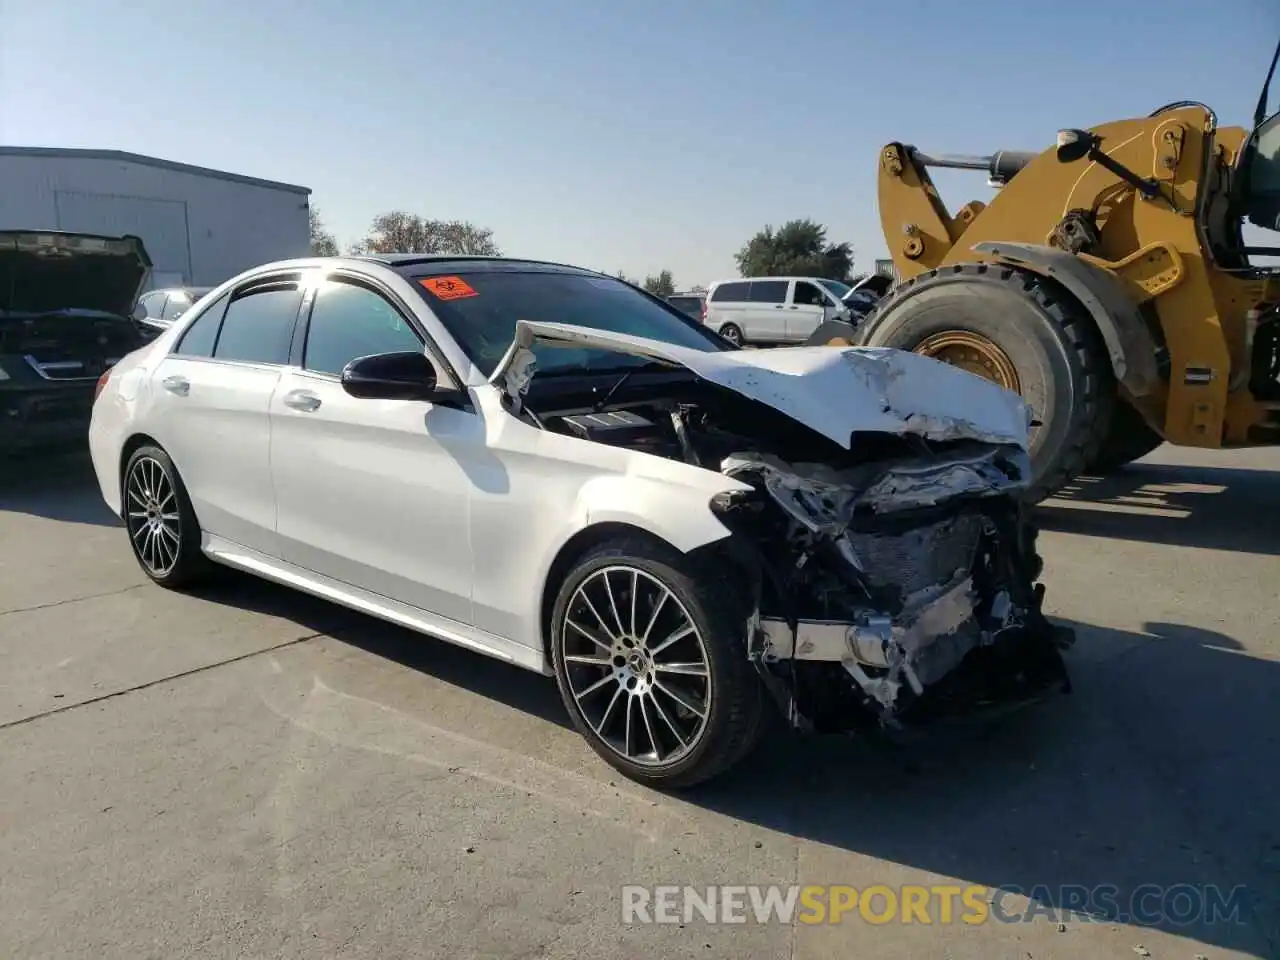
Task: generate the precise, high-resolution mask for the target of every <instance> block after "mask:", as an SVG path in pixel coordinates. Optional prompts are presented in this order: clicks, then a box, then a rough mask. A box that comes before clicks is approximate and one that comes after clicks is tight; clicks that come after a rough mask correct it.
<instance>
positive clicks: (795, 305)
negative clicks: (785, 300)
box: [791, 303, 800, 310]
mask: <svg viewBox="0 0 1280 960" xmlns="http://www.w3.org/2000/svg"><path fill="white" fill-rule="evenodd" d="M791 309H792V310H799V309H800V304H798V303H793V304H792V305H791Z"/></svg>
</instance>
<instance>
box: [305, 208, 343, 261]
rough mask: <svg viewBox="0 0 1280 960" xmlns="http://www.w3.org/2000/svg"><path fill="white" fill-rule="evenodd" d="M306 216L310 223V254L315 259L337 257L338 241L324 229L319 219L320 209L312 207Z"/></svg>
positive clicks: (322, 222)
mask: <svg viewBox="0 0 1280 960" xmlns="http://www.w3.org/2000/svg"><path fill="white" fill-rule="evenodd" d="M307 216H308V218H309V219H310V221H311V253H312V255H313V256H317V257H336V256H337V255H338V241H337V240H335V239H334V238H333V234H332V233H330V232H329V231H328V230H326V229H325V226H324V221H323V220H322V219H320V208H319V207H316V206H312V207H310V208H309V209H308V211H307Z"/></svg>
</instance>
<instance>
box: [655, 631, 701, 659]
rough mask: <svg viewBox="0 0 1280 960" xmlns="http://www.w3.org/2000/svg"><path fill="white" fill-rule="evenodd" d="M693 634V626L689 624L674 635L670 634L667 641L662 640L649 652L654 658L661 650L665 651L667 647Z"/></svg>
mask: <svg viewBox="0 0 1280 960" xmlns="http://www.w3.org/2000/svg"><path fill="white" fill-rule="evenodd" d="M694 632H695V628H694V626H693V624H691V623H690V624H688V625H686V626H684V627H681V628H680V629H679V630H677V631H676V632H675V633H673V634H671V636H669V637H667V639H665V640H663V641H662V642H661V643H660V644H658V645H657V646H656V647H654V648H653V649H652V650H650V651H649V652H650V653H651V654H653V655H654V656H655V657H656V656H657V655H658V654H660V653H661V652H662V651H663V650H665V649H667V647H669V646H671V645H672V644H673V643H678V642H680V641H681V640H683V639H684V638H685V637H687V636H690V635H691V634H693V633H694Z"/></svg>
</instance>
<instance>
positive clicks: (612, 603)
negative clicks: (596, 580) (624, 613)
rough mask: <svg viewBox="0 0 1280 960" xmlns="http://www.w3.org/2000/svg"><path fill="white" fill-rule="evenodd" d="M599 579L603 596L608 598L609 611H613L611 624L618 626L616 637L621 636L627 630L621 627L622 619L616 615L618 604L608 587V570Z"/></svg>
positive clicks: (610, 588)
mask: <svg viewBox="0 0 1280 960" xmlns="http://www.w3.org/2000/svg"><path fill="white" fill-rule="evenodd" d="M601 579H602V580H604V592H605V596H607V597H608V598H609V609H610V610H611V611H613V622H614V623H616V624H617V625H618V636H622V635H623V634H625V633H626V632H627V628H626V627H624V626H623V625H622V617H620V616H619V615H618V604H617V601H615V600H614V599H613V587H611V586H609V571H608V570H606V571H604V576H603V577H602V578H601Z"/></svg>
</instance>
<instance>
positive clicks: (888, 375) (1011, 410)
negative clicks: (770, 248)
mask: <svg viewBox="0 0 1280 960" xmlns="http://www.w3.org/2000/svg"><path fill="white" fill-rule="evenodd" d="M535 343H541V344H546V345H547V346H552V347H555V346H560V347H570V348H575V347H576V348H581V347H592V348H596V349H602V350H615V351H617V352H619V353H626V354H631V355H634V356H640V357H646V358H648V359H652V360H661V361H665V362H667V363H671V364H675V365H678V366H682V367H686V368H687V369H689V370H691V371H692V372H693V373H695V374H697V375H698V376H699V377H701V378H702V379H703V380H706V381H708V382H710V383H714V384H717V385H718V386H721V387H724V388H725V389H728V390H733V391H734V392H736V393H739V394H741V395H743V396H744V397H748V398H750V399H752V400H756V401H758V402H760V403H764V404H767V405H769V406H770V407H773V408H774V409H775V410H778V411H779V412H781V413H784V414H786V415H787V416H789V417H791V418H792V419H793V420H796V421H798V422H800V423H802V424H804V425H805V426H807V427H809V428H811V429H812V430H814V431H816V432H817V433H820V434H822V435H823V436H825V437H828V438H829V439H831V440H833V441H834V442H835V443H837V444H839V445H840V446H842V447H844V448H846V449H849V448H850V447H851V446H852V443H853V434H854V433H857V432H862V431H867V432H878V433H893V434H916V435H919V436H922V437H926V438H928V439H931V440H963V439H971V440H979V441H983V442H986V443H996V444H1011V445H1015V446H1018V447H1021V448H1022V449H1023V450H1026V449H1027V447H1028V443H1029V441H1028V433H1029V427H1030V413H1029V410H1028V408H1027V406H1026V404H1024V403H1023V402H1022V399H1021V398H1020V397H1019V396H1018V395H1017V394H1015V393H1013V392H1012V391H1009V390H1006V389H1004V388H1003V387H1001V386H998V385H997V384H994V383H992V382H990V381H988V380H984V379H982V378H981V377H978V376H975V375H974V374H971V373H966V372H965V371H963V370H961V369H959V368H958V367H953V366H951V365H949V364H946V363H943V362H941V361H939V360H934V359H932V358H931V357H925V356H921V355H920V354H915V353H909V352H906V351H903V350H894V349H892V348H888V347H825V346H824V347H776V348H771V349H764V350H726V351H715V352H704V351H700V350H693V349H690V348H688V347H680V346H676V345H674V344H670V343H664V342H662V341H658V340H648V339H645V338H643V337H634V336H629V335H627V334H622V333H611V332H608V331H604V330H596V329H592V328H589V327H579V326H572V325H570V324H562V323H538V322H533V321H527V320H521V321H519V322H517V324H516V334H515V339H514V341H513V342H512V344H511V347H510V348H509V349H508V350H507V353H506V355H505V356H504V357H503V358H502V360H501V361H500V362H499V363H498V366H497V368H496V369H495V370H494V372H493V375H492V376H491V377H490V382H492V383H494V384H496V385H498V386H500V387H501V388H502V389H503V390H504V391H505V392H506V393H507V395H508V396H509V397H511V398H512V400H514V401H516V402H517V403H518V402H519V401H520V398H521V397H522V396H523V395H524V393H525V391H526V390H527V389H528V385H529V381H530V380H531V379H532V378H533V376H534V372H535V371H534V367H535V364H536V358H535V356H534V354H533V351H532V349H531V348H532V346H533V345H534V344H535Z"/></svg>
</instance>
